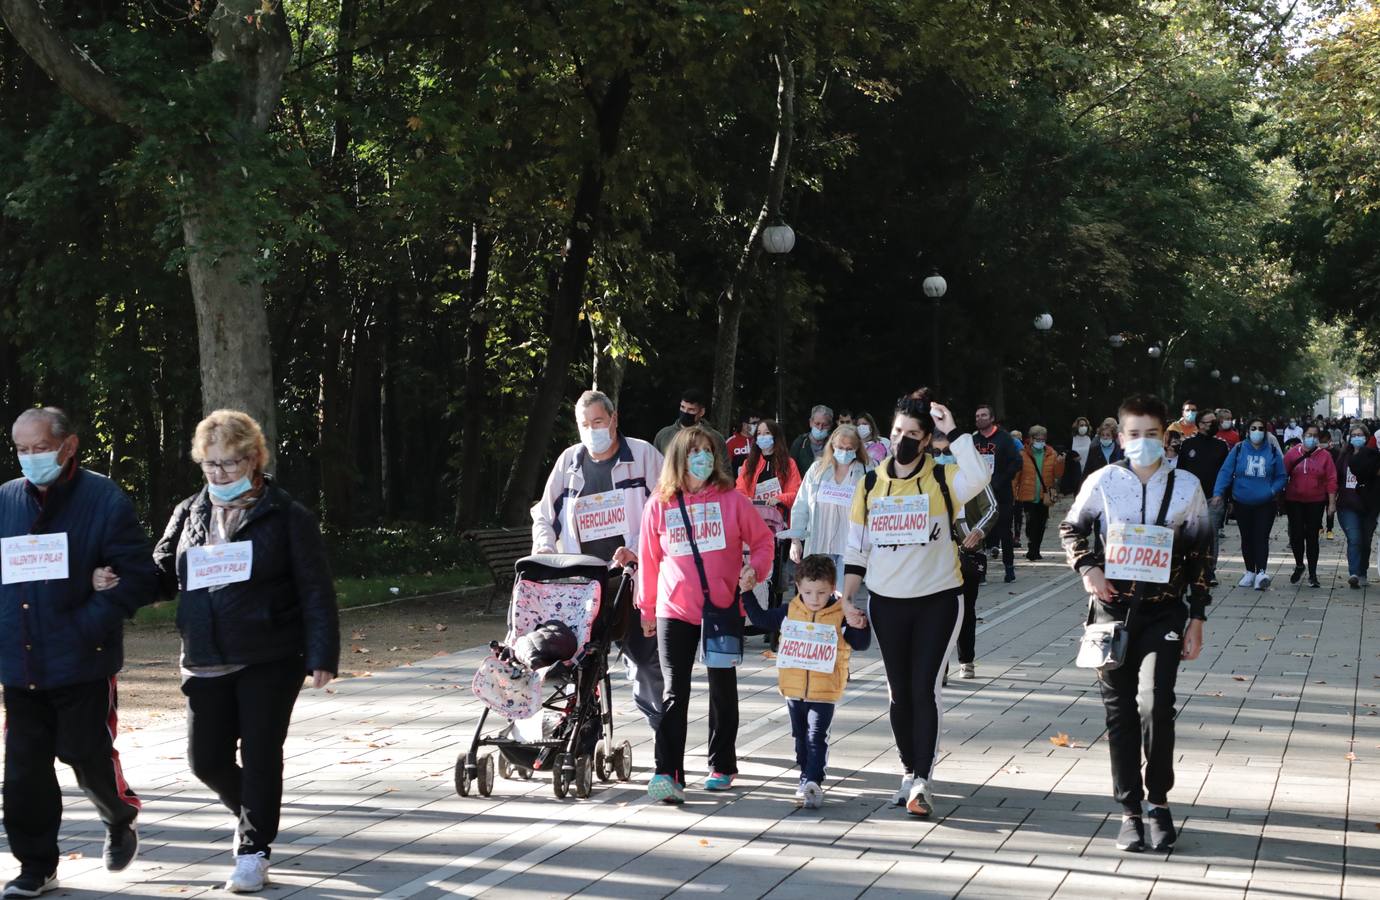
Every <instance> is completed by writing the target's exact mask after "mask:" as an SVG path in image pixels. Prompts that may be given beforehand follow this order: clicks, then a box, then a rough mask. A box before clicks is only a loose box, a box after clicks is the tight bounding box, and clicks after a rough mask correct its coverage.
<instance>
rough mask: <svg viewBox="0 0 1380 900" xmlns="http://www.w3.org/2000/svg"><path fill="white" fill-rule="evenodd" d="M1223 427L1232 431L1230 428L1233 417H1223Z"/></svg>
mask: <svg viewBox="0 0 1380 900" xmlns="http://www.w3.org/2000/svg"><path fill="white" fill-rule="evenodd" d="M1222 427H1223V428H1225V429H1227V430H1228V431H1230V430H1231V419H1223V420H1222Z"/></svg>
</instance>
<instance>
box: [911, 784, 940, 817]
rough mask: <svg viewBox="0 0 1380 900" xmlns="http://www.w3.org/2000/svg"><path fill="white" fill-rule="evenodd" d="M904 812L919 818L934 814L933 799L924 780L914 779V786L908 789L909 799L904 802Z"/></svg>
mask: <svg viewBox="0 0 1380 900" xmlns="http://www.w3.org/2000/svg"><path fill="white" fill-rule="evenodd" d="M906 812H908V813H910V814H911V815H912V816H920V817H921V818H924V817H927V816H929V814H930V813H932V812H934V797H933V796H931V794H930V785H929V782H927V781H925V779H923V778H917V779H915V784H914V785H912V786H911V789H910V798H909V799H908V800H906Z"/></svg>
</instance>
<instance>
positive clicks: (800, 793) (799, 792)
mask: <svg viewBox="0 0 1380 900" xmlns="http://www.w3.org/2000/svg"><path fill="white" fill-rule="evenodd" d="M795 805H796V806H804V805H805V782H803V781H802V782H800V784H799V785H798V786H797V787H796V789H795Z"/></svg>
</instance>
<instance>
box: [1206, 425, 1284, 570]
mask: <svg viewBox="0 0 1380 900" xmlns="http://www.w3.org/2000/svg"><path fill="white" fill-rule="evenodd" d="M1246 437H1247V438H1248V439H1247V440H1244V441H1242V442H1241V443H1239V444H1237V445H1236V446H1235V447H1232V448H1231V452H1230V453H1228V454H1227V459H1226V461H1225V462H1224V463H1222V469H1221V471H1219V472H1218V473H1217V484H1216V485H1215V486H1214V487H1213V489H1212V499H1211V500H1210V501H1209V503H1210V505H1212V506H1214V507H1219V508H1220V507H1222V506H1223V505H1224V504H1225V503H1226V502H1227V501H1228V500H1232V501H1235V509H1236V524H1237V525H1238V526H1240V528H1241V554H1242V556H1244V557H1245V560H1246V574H1244V575H1242V576H1241V581H1240V582H1238V583H1237V587H1243V588H1255V589H1256V590H1257V591H1263V590H1265V589H1266V588H1268V587H1269V586H1270V574H1269V568H1270V528H1271V527H1272V526H1273V525H1274V523H1275V498H1276V497H1278V496H1279V492H1280V491H1282V490H1284V487H1285V484H1286V483H1287V481H1288V476H1287V475H1286V474H1285V472H1284V454H1282V453H1281V452H1280V451H1279V449H1278V448H1277V447H1275V445H1274V444H1273V443H1272V442H1271V441H1270V440H1268V437H1267V434H1266V431H1265V420H1264V419H1252V420H1251V422H1250V427H1249V428H1248V430H1247V433H1246Z"/></svg>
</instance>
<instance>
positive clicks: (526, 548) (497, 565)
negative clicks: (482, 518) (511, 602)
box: [461, 528, 532, 611]
mask: <svg viewBox="0 0 1380 900" xmlns="http://www.w3.org/2000/svg"><path fill="white" fill-rule="evenodd" d="M461 537H462V538H463V539H464V540H467V541H471V542H473V543H474V545H475V546H476V547H478V548H479V552H480V553H481V554H483V556H484V564H485V565H486V566H488V567H489V575H490V576H491V577H492V578H493V580H494V596H495V597H496V596H499V595H502V596H503V597H504V598H505V600H506V598H507V595H508V593H509V592H510V591H511V590H512V588H513V570H514V569H513V567H514V566H515V565H516V564H517V561H518V560H520V559H522V558H523V557H524V556H528V555H530V554H531V553H532V529H531V528H476V529H473V530H471V531H467V532H465V533H464V534H463V535H461ZM492 607H493V598H490V600H489V604H488V606H487V607H486V611H487V610H488V609H491V608H492Z"/></svg>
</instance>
